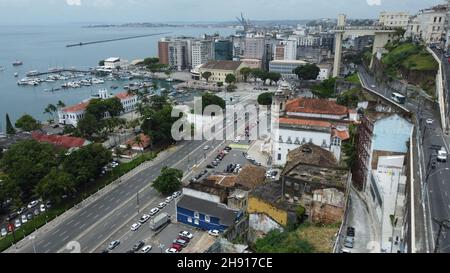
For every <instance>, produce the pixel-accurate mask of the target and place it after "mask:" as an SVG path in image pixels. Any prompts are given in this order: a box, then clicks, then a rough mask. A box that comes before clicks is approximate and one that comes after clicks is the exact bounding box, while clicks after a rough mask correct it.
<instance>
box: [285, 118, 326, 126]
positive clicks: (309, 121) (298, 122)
mask: <svg viewBox="0 0 450 273" xmlns="http://www.w3.org/2000/svg"><path fill="white" fill-rule="evenodd" d="M278 121H279V123H280V124H287V125H300V126H314V127H327V128H330V127H331V123H330V122H327V121H321V120H314V119H300V118H288V117H282V118H279V120H278Z"/></svg>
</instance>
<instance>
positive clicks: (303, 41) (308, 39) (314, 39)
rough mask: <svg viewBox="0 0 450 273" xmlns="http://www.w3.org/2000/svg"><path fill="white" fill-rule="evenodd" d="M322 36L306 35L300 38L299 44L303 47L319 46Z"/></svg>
mask: <svg viewBox="0 0 450 273" xmlns="http://www.w3.org/2000/svg"><path fill="white" fill-rule="evenodd" d="M321 40H322V39H321V37H320V36H317V35H306V36H300V37H299V38H298V45H299V46H301V47H318V46H320V43H321Z"/></svg>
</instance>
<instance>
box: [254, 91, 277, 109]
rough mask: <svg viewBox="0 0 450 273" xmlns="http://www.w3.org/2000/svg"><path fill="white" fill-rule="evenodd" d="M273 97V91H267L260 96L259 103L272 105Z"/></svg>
mask: <svg viewBox="0 0 450 273" xmlns="http://www.w3.org/2000/svg"><path fill="white" fill-rule="evenodd" d="M272 98H273V93H271V92H266V93H262V94H260V95H259V96H258V103H259V105H268V106H269V105H272Z"/></svg>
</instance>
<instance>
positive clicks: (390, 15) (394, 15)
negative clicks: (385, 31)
mask: <svg viewBox="0 0 450 273" xmlns="http://www.w3.org/2000/svg"><path fill="white" fill-rule="evenodd" d="M408 22H409V14H408V13H407V12H387V11H383V12H380V16H379V18H378V23H379V24H380V25H382V26H386V27H399V28H403V29H406V27H407V26H408Z"/></svg>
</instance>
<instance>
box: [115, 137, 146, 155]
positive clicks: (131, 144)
mask: <svg viewBox="0 0 450 273" xmlns="http://www.w3.org/2000/svg"><path fill="white" fill-rule="evenodd" d="M138 136H139V138H140V139H141V143H138V142H137V141H136V139H131V140H129V141H127V142H126V143H124V144H121V145H120V146H119V147H120V148H121V149H127V148H131V150H133V151H137V152H143V151H145V149H147V148H148V147H150V145H151V139H150V137H149V136H147V135H145V134H144V133H141V134H139V135H138Z"/></svg>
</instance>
